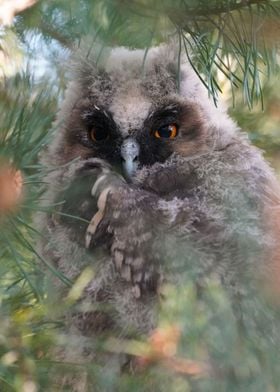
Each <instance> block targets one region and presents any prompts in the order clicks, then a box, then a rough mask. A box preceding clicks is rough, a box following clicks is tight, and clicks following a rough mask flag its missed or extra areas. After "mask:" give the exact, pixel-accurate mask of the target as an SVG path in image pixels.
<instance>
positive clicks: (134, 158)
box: [121, 137, 140, 178]
mask: <svg viewBox="0 0 280 392" xmlns="http://www.w3.org/2000/svg"><path fill="white" fill-rule="evenodd" d="M139 152H140V147H139V144H138V143H137V141H136V140H135V139H133V138H132V137H129V138H127V139H125V140H124V141H123V144H122V146H121V157H122V162H123V169H124V171H125V174H126V175H127V176H128V177H129V178H131V177H132V176H133V175H134V174H135V172H136V170H137V169H138V167H139Z"/></svg>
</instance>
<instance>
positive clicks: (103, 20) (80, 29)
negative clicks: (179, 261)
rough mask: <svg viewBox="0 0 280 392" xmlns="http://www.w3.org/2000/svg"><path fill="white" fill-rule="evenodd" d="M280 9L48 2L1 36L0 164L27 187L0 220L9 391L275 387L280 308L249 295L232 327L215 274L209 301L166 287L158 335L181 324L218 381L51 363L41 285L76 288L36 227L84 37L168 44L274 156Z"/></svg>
mask: <svg viewBox="0 0 280 392" xmlns="http://www.w3.org/2000/svg"><path fill="white" fill-rule="evenodd" d="M279 7H280V3H279V1H273V0H270V1H265V0H264V1H257V0H256V1H250V0H249V1H246V2H243V1H233V0H231V1H229V0H227V1H222V0H220V1H216V0H215V1H214V0H213V1H209V0H208V1H206V0H203V1H193V0H185V1H181V0H180V1H179V0H176V1H170V0H164V1H162V0H161V1H154V2H151V1H147V0H138V1H136V0H133V1H120V0H110V1H109V0H106V1H103V0H102V1H101V0H94V1H90V0H80V1H76V0H69V1H62V0H52V1H45V0H41V1H40V2H38V3H37V4H36V5H35V6H34V7H32V8H30V9H27V10H26V11H25V12H24V13H22V14H20V15H18V16H17V17H16V19H15V24H14V25H13V26H11V27H5V28H4V27H3V28H1V35H0V63H1V73H0V111H1V123H0V163H1V165H3V162H8V163H9V164H12V165H13V166H14V167H15V168H16V169H18V170H20V171H21V173H22V175H23V179H24V188H23V189H24V197H23V199H22V200H20V203H19V205H18V206H17V209H15V210H14V211H12V212H11V213H9V214H6V215H1V216H0V276H1V280H0V313H1V317H0V390H1V391H3V392H10V391H18V392H22V391H23V392H26V391H28V392H32V391H46V390H48V388H49V384H50V382H51V381H53V380H54V379H55V377H54V375H55V374H59V375H60V376H61V374H65V375H68V376H73V374H75V373H77V374H79V375H80V374H82V373H83V372H86V373H87V374H88V376H89V377H90V378H92V379H93V380H94V385H95V387H96V390H100V391H116V390H119V391H131V390H133V391H155V390H159V391H175V392H177V391H178V392H180V391H184V392H185V391H213V392H219V391H246V392H247V391H254V392H258V391H277V390H279V382H280V380H279V378H280V376H279V369H278V367H279V348H280V344H279V343H280V342H279V334H278V333H277V332H278V329H277V328H278V325H279V314H278V313H279V309H277V308H273V306H272V305H271V304H270V303H268V302H266V301H265V299H264V298H263V297H262V295H261V294H260V293H258V292H255V291H251V292H250V294H249V295H248V297H247V298H245V300H244V301H243V305H242V306H243V307H244V309H245V310H244V309H243V312H242V313H243V314H245V315H246V317H245V318H243V319H242V320H241V319H240V320H239V319H236V317H235V313H236V309H233V307H232V305H231V300H230V298H228V296H227V294H226V293H225V292H224V290H223V288H222V287H220V286H219V285H218V283H217V282H216V281H215V277H209V279H208V281H207V282H206V283H205V287H204V289H203V292H201V291H199V290H198V289H197V287H196V286H195V285H194V284H193V280H192V279H191V274H186V276H185V281H184V285H183V287H181V288H174V287H167V288H166V290H167V292H168V301H166V302H165V306H164V307H163V309H162V311H161V316H160V325H159V327H160V328H161V329H163V330H165V329H166V328H168V327H173V326H174V325H176V326H177V327H178V328H179V330H180V338H179V341H178V344H177V352H176V358H179V360H181V361H183V360H185V359H193V360H196V361H198V363H205V362H207V364H208V363H209V364H210V365H211V368H212V372H213V373H211V374H210V376H209V375H206V376H203V377H188V376H187V375H186V373H184V372H176V371H175V370H174V369H173V368H172V366H166V363H165V360H164V358H161V359H160V360H158V361H155V362H154V363H153V364H152V365H150V366H147V368H146V369H144V370H143V371H142V372H137V373H136V374H135V375H133V376H131V375H129V374H123V375H122V377H120V378H119V377H118V375H117V374H116V372H114V369H113V368H112V369H110V370H111V371H110V372H109V373H108V374H103V373H102V372H101V371H100V369H99V368H98V367H97V365H96V364H94V363H91V364H88V365H82V364H77V363H54V362H52V360H51V353H52V351H53V350H54V348H55V347H56V346H62V347H63V346H64V345H66V346H67V344H69V342H68V341H66V342H65V337H64V336H63V333H62V328H61V325H62V322H61V319H60V318H55V317H54V315H53V314H52V312H50V310H49V309H48V308H47V306H46V303H45V299H46V296H48V295H49V294H50V293H49V292H48V289H47V287H46V286H45V285H44V284H43V282H44V281H45V279H44V275H45V271H46V270H51V273H54V274H55V275H56V276H57V277H58V278H59V279H61V280H62V281H64V283H65V285H66V287H67V286H70V287H69V289H67V290H72V291H70V297H71V295H72V294H73V286H72V287H71V285H72V282H69V281H67V280H66V279H65V277H64V276H63V275H61V274H60V273H58V272H57V271H56V270H55V269H54V268H53V267H52V266H50V265H49V264H48V262H47V261H46V260H44V259H42V257H40V255H39V254H38V252H37V251H36V248H35V243H36V241H37V239H38V237H39V236H40V235H41V234H40V233H38V232H37V230H36V228H34V222H33V219H34V214H35V213H36V212H37V211H39V210H40V209H41V208H42V207H40V203H39V199H40V197H43V196H42V189H43V188H44V173H43V171H42V168H41V166H40V164H39V161H38V156H39V155H40V153H41V151H42V150H43V149H44V148H45V146H46V145H47V144H48V141H49V138H50V137H51V133H52V132H51V131H50V129H51V123H52V120H53V118H54V114H55V112H56V108H57V101H59V99H60V98H61V96H62V94H63V89H64V88H65V79H66V76H67V75H65V71H64V66H63V64H62V65H61V64H60V59H61V57H64V59H62V60H65V59H67V58H68V55H69V51H70V49H71V48H72V47H73V43H78V42H79V40H80V39H82V38H83V37H84V36H89V37H90V39H91V40H92V45H94V44H95V42H96V41H97V40H98V41H101V42H104V45H108V44H109V45H127V46H130V47H139V48H146V49H147V50H148V49H149V47H150V46H152V45H154V44H159V43H161V42H165V41H166V40H167V39H169V38H170V37H171V38H172V39H174V40H175V41H177V42H178V47H179V48H180V51H179V52H180V53H181V54H182V53H183V51H185V50H186V51H187V54H188V57H189V60H190V61H191V63H192V64H193V67H194V68H195V70H196V71H197V72H201V75H202V76H201V78H202V82H203V83H205V85H206V87H207V89H208V91H209V94H210V95H212V97H213V98H214V99H216V98H217V91H219V90H224V92H225V95H226V99H227V100H228V101H231V102H234V104H235V108H234V109H232V113H233V115H234V116H235V117H236V118H237V119H238V121H239V123H240V124H241V126H242V127H244V129H245V130H248V131H249V134H250V137H251V139H252V140H253V142H254V143H256V144H257V145H258V146H260V147H262V148H264V149H265V150H266V152H267V153H268V154H269V155H270V156H275V154H276V153H277V150H278V149H279V147H280V138H279V131H278V128H279V114H278V112H279V110H278V106H279V99H280V97H279V91H278V86H277V81H278V79H277V77H278V78H279V74H278V75H277V74H276V77H275V79H271V80H272V81H271V82H270V84H269V83H268V82H266V74H271V73H272V72H271V71H273V70H277V61H276V55H277V50H276V46H277V44H279V37H277V35H276V34H275V31H277V29H276V28H277V26H278V27H279V16H278V12H279ZM60 56H61V57H60ZM23 64H24V66H23ZM26 64H27V65H26ZM23 68H27V69H28V72H26V73H24V72H22V69H23ZM254 101H255V102H256V101H259V105H260V106H257V107H256V106H255V108H254V110H252V111H251V112H248V109H247V107H245V105H244V102H246V103H247V104H249V106H250V107H252V104H253V102H254ZM262 101H264V106H265V108H266V112H264V113H262V112H261V111H260V109H261V105H262ZM43 265H44V267H43ZM78 283H79V282H74V288H75V287H76V288H77V286H75V285H77V284H78ZM71 293H72V294H71ZM54 294H55V293H54ZM68 299H69V294H68ZM64 300H65V301H64ZM73 302H74V303H69V301H68V302H67V300H66V299H65V298H63V301H61V303H60V307H59V311H61V312H63V311H64V310H65V311H66V310H67V309H69V306H75V305H76V303H75V301H73ZM60 308H61V309H60ZM234 312H235V313H234ZM237 313H238V312H237ZM139 340H140V342H135V341H128V342H125V344H124V343H123V342H122V343H121V342H117V349H118V350H120V351H121V352H124V353H129V354H132V353H134V354H135V355H139V356H141V355H143V349H144V351H145V350H146V349H147V347H148V348H149V344H150V343H148V342H146V341H145V340H144V341H141V339H139ZM74 341H75V338H74V337H73V342H74ZM89 344H97V346H98V348H99V350H101V351H104V350H105V351H109V352H116V344H113V343H112V341H110V340H107V338H106V339H105V338H104V340H101V341H98V342H89ZM182 363H183V362H182ZM185 370H186V369H185ZM213 374H214V376H213ZM57 389H58V390H63V388H62V386H58V387H57ZM65 390H66V388H65Z"/></svg>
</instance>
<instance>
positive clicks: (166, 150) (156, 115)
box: [138, 103, 182, 166]
mask: <svg viewBox="0 0 280 392" xmlns="http://www.w3.org/2000/svg"><path fill="white" fill-rule="evenodd" d="M181 111H182V109H181V107H180V106H179V105H178V104H173V103H170V104H167V105H165V106H164V107H162V108H159V109H157V110H155V111H153V112H152V113H150V114H149V115H148V117H147V119H146V121H145V123H144V128H143V131H142V132H140V133H139V136H138V143H139V144H140V147H141V153H140V156H139V160H140V164H141V166H143V165H148V166H150V165H153V164H154V163H156V162H164V161H165V160H166V159H168V158H169V156H170V155H171V154H172V153H173V148H172V142H174V140H170V139H168V138H160V139H158V138H155V137H154V132H155V131H156V130H157V129H160V128H164V127H167V126H168V125H169V124H176V125H178V121H179V119H180V114H181ZM179 132H180V130H179Z"/></svg>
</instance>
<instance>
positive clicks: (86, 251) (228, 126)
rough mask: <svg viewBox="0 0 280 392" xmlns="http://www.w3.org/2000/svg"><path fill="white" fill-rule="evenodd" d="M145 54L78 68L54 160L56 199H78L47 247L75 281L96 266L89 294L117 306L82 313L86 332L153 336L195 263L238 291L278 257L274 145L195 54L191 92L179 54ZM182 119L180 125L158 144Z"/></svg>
mask: <svg viewBox="0 0 280 392" xmlns="http://www.w3.org/2000/svg"><path fill="white" fill-rule="evenodd" d="M143 56H144V54H143V52H142V51H128V50H126V49H123V48H118V49H115V50H112V51H109V50H108V52H107V51H106V50H105V51H104V54H103V57H102V58H100V59H99V62H98V64H96V63H95V61H94V55H93V58H91V59H89V58H87V59H86V60H81V61H80V63H79V64H78V65H74V76H73V78H74V79H73V81H72V82H71V83H70V84H69V88H68V90H67V91H66V95H65V100H64V102H63V104H62V106H61V109H60V111H59V113H58V116H57V121H56V124H55V125H54V126H55V127H56V128H57V131H56V136H55V138H54V140H53V142H52V144H51V146H49V149H48V152H47V153H46V156H45V158H44V164H45V166H46V168H48V169H51V172H50V174H49V175H48V178H47V180H48V183H49V190H48V191H47V194H46V197H47V202H48V203H54V202H59V201H64V204H63V205H62V206H60V207H57V212H56V213H55V212H54V213H53V214H52V215H49V216H47V217H46V218H44V217H43V218H42V217H41V218H40V219H41V223H40V224H41V226H42V228H43V231H44V235H45V238H47V241H43V242H42V244H41V249H42V252H43V254H44V256H45V257H46V258H47V259H49V260H50V261H51V262H52V263H53V264H54V265H55V267H56V268H57V269H58V270H59V271H60V272H62V273H63V274H65V275H66V276H67V277H68V278H69V279H72V280H75V279H76V278H77V277H78V276H79V274H80V273H81V272H82V271H83V269H84V268H85V267H87V266H91V267H92V268H93V270H94V278H93V279H92V280H91V281H90V282H89V283H88V285H87V286H86V288H85V290H84V292H83V297H82V301H81V302H83V301H84V302H85V303H89V304H91V305H92V304H93V305H94V304H105V305H106V306H107V305H109V306H110V310H109V311H108V307H107V310H106V312H103V311H102V310H94V309H95V306H92V307H89V308H90V311H87V312H83V310H79V311H77V313H76V314H74V313H70V314H69V315H68V325H69V328H70V329H71V331H75V334H77V335H80V336H95V335H96V334H98V333H100V332H104V331H108V330H109V331H110V332H112V333H113V331H115V332H116V333H118V334H120V335H121V336H135V335H137V334H143V333H144V334H148V333H150V332H151V331H152V330H153V329H154V328H155V327H156V322H157V306H158V303H159V296H160V294H159V288H160V286H161V285H162V284H163V283H164V282H173V283H174V282H176V284H180V283H183V282H184V274H187V273H189V271H190V270H194V271H195V273H194V278H195V279H197V281H203V279H204V277H206V276H208V275H209V274H215V275H217V277H218V278H219V279H220V280H221V281H222V283H223V284H224V285H225V287H227V289H228V291H229V295H230V296H231V297H232V298H234V297H235V296H236V295H237V294H238V295H239V294H240V293H241V294H242V293H243V292H244V287H246V282H247V281H248V280H249V279H252V277H253V276H254V277H255V278H256V277H257V278H258V279H263V278H264V279H265V278H266V277H267V271H271V270H273V268H275V261H276V260H278V250H277V235H278V232H277V230H278V229H277V228H276V226H275V224H274V223H275V219H276V218H275V214H276V215H277V214H279V190H278V185H277V181H276V178H275V176H274V173H273V172H272V170H271V169H270V167H269V166H268V164H267V163H266V162H265V161H264V159H263V157H262V155H261V152H260V151H259V150H257V149H256V148H255V147H253V146H251V144H250V142H249V141H248V138H247V137H246V136H245V134H243V133H242V132H241V131H240V130H239V129H238V127H237V126H236V124H235V123H234V122H233V121H232V120H231V119H230V118H229V117H228V116H227V114H226V112H225V111H224V110H223V109H221V108H216V107H215V106H214V104H213V103H212V102H211V100H210V99H209V98H208V96H207V93H206V91H204V87H203V86H201V84H200V82H199V79H198V78H197V77H196V75H195V74H194V72H193V71H192V69H191V67H190V65H189V64H188V63H187V62H186V60H184V59H182V65H181V73H180V92H178V91H177V77H178V75H177V65H176V64H177V54H176V51H175V50H171V49H170V48H168V47H164V46H163V47H159V48H153V49H151V50H150V51H149V52H148V55H147V58H146V61H145V64H144V66H143ZM100 124H101V125H100ZM168 124H176V127H177V128H178V134H177V135H176V136H175V137H174V138H172V139H170V140H169V138H165V137H164V138H163V139H164V140H157V138H156V137H155V134H154V131H155V130H156V129H158V128H163V127H166V126H167V125H168ZM98 127H99V128H98ZM97 129H98V131H97ZM170 129H171V128H170ZM104 130H106V133H102V132H104ZM92 132H94V134H93V136H92ZM97 132H99V133H97ZM162 132H165V133H164V135H165V134H166V132H171V131H170V130H169V128H168V129H167V130H166V129H165V128H164V129H163V131H162ZM91 137H94V138H96V137H97V139H100V140H97V141H96V140H95V141H92V139H90V138H91ZM128 139H129V140H131V141H132V142H130V143H131V145H133V143H134V141H135V143H136V144H135V145H134V147H135V146H136V145H137V148H139V151H138V150H137V148H136V147H135V149H134V150H133V151H132V150H129V151H132V152H133V154H134V155H133V154H132V155H133V156H132V155H131V154H130V155H129V154H128V155H129V159H131V161H130V163H129V165H130V166H126V165H128V163H127V162H128V161H127V160H126V159H128V158H127V155H125V158H123V152H124V151H125V154H126V149H125V148H124V147H123V146H124V143H127V140H128ZM134 147H133V148H134ZM129 148H132V147H129ZM135 151H136V152H135ZM124 160H125V164H124V167H125V168H126V169H127V167H129V168H131V170H130V169H127V170H122V165H123V163H122V161H124ZM61 212H62V213H63V214H64V215H59V214H60V213H61ZM67 214H68V215H75V216H77V217H80V218H82V220H78V219H73V218H70V217H67ZM91 220H92V221H91ZM89 221H91V224H90V225H88V223H87V222H89ZM86 245H87V248H86ZM256 271H257V274H256ZM53 281H55V283H56V286H57V288H58V290H60V292H61V293H62V294H63V293H64V292H65V290H66V289H65V287H64V286H63V284H62V283H61V282H60V281H59V280H58V279H55V278H53ZM81 309H82V306H81ZM81 355H82V354H81ZM92 355H93V356H94V353H93V354H92ZM82 356H83V355H82Z"/></svg>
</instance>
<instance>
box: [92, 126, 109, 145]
mask: <svg viewBox="0 0 280 392" xmlns="http://www.w3.org/2000/svg"><path fill="white" fill-rule="evenodd" d="M89 134H90V138H91V140H93V141H94V142H101V141H104V140H106V139H108V137H109V131H108V129H106V128H102V129H95V128H93V129H92V130H91V131H90V133H89Z"/></svg>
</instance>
